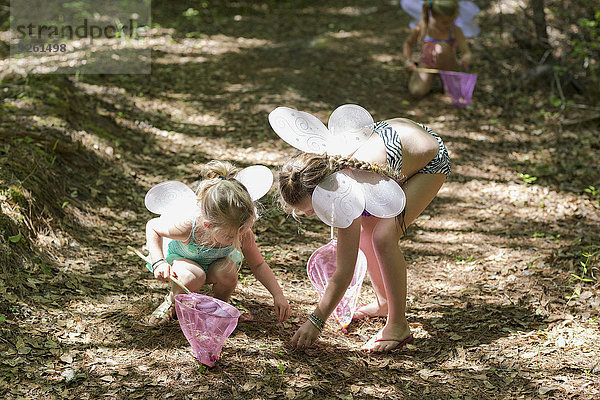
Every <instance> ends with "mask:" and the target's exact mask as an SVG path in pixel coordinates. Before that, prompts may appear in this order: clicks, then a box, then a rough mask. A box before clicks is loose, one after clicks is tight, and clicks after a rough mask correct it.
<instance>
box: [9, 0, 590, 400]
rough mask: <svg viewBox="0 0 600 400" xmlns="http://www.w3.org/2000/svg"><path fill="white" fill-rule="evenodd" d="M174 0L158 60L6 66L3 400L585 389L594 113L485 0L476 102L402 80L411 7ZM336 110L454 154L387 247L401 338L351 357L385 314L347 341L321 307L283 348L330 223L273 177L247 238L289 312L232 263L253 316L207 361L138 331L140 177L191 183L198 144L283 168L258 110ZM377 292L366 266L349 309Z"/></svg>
mask: <svg viewBox="0 0 600 400" xmlns="http://www.w3.org/2000/svg"><path fill="white" fill-rule="evenodd" d="M157 3H158V2H157ZM184 3H186V2H183V1H181V2H169V5H168V7H167V6H166V2H161V3H160V4H156V5H153V7H154V10H153V12H154V13H155V15H156V16H155V19H154V22H155V23H156V24H157V27H156V28H155V29H154V31H153V33H152V35H153V41H152V43H151V47H152V51H153V53H152V74H151V75H80V76H64V75H28V76H27V77H23V76H20V75H18V74H10V75H6V76H5V77H4V80H3V81H2V85H0V87H1V90H2V91H1V92H0V96H1V97H2V100H3V101H2V103H1V104H0V138H1V144H2V147H0V153H1V154H2V161H1V166H2V168H1V169H0V171H1V172H0V173H1V175H0V178H1V181H0V183H1V185H2V187H0V189H1V190H2V191H1V193H0V203H1V204H2V214H1V217H2V218H1V219H0V225H1V227H2V237H0V256H1V259H0V263H1V265H2V269H1V270H0V273H1V274H2V275H1V277H2V280H0V293H1V294H2V299H1V300H0V332H1V337H0V354H1V356H2V357H1V358H0V397H2V398H5V399H17V398H18V399H29V398H30V399H54V398H64V399H100V398H102V399H136V398H144V399H153V398H156V399H164V398H173V399H184V398H185V399H202V398H216V399H238V398H239V399H263V398H285V399H296V398H297V399H305V398H306V399H312V398H327V399H334V398H340V399H353V398H357V399H360V398H365V399H366V398H370V399H374V398H381V399H534V398H535V399H538V398H539V399H598V398H600V365H599V362H600V345H599V344H598V337H599V335H600V319H599V312H598V310H599V308H600V292H599V290H598V288H599V278H600V256H599V253H600V203H599V199H600V194H599V193H598V191H597V190H600V171H599V169H598V154H599V153H600V139H599V136H598V131H597V127H596V126H595V125H594V124H593V121H592V122H589V123H585V122H582V123H575V122H573V121H578V120H581V121H584V120H585V119H586V116H587V115H589V111H588V110H587V109H585V108H582V107H576V106H573V104H570V105H569V106H568V107H563V108H561V107H557V106H555V105H552V103H551V101H550V100H549V97H550V83H549V82H546V81H541V82H534V83H532V84H531V86H526V85H525V84H524V83H523V81H522V80H520V77H521V76H522V75H524V74H526V73H527V71H529V70H530V69H531V68H532V66H533V65H534V64H532V63H531V62H527V61H526V60H524V59H523V54H525V52H526V51H525V50H519V49H518V48H515V47H514V46H513V44H514V43H513V42H511V41H510V40H508V39H506V35H502V32H500V30H499V29H500V28H494V29H493V30H492V29H491V28H489V27H490V26H497V24H496V22H497V19H496V18H497V15H495V14H494V13H493V12H492V11H491V9H492V7H491V4H490V3H485V2H478V4H479V5H480V6H482V9H483V10H484V11H483V12H482V15H481V20H480V24H481V25H482V26H483V27H484V32H483V33H482V35H480V36H479V37H478V38H476V39H474V40H473V41H472V42H471V47H472V50H473V52H474V54H475V63H474V65H473V70H474V71H477V73H478V75H479V80H478V82H477V87H476V90H475V95H474V99H473V104H472V106H471V107H469V108H468V109H458V108H455V107H453V106H452V105H451V104H450V102H449V100H448V99H447V98H446V96H445V95H444V94H443V92H442V90H441V85H439V84H437V85H436V87H435V88H434V91H433V93H432V94H431V95H429V96H427V97H426V98H424V99H422V100H415V99H412V98H410V96H408V95H407V91H406V83H407V80H408V73H407V72H406V71H405V70H403V69H401V68H398V66H400V65H402V61H401V60H400V54H401V45H402V41H403V39H404V38H405V37H406V35H407V34H408V27H407V25H408V17H407V16H406V15H404V14H403V12H402V11H401V9H400V7H399V6H398V5H397V4H395V3H394V2H389V1H376V2H373V1H358V2H353V5H352V6H344V5H343V4H344V3H345V2H342V1H331V2H317V1H303V2H293V3H292V2H281V3H278V4H279V5H277V6H272V7H267V6H266V5H264V6H259V5H256V6H252V5H251V4H253V2H248V4H246V3H244V2H241V3H230V4H231V5H229V6H221V8H219V9H218V12H212V13H208V11H207V10H204V9H202V10H200V12H199V13H190V12H186V9H187V8H188V5H185V4H184ZM255 3H256V2H255ZM271 3H273V2H271ZM271 3H268V4H271ZM275 3H277V2H275ZM322 3H323V4H328V5H323V4H322ZM265 4H267V3H265ZM292 4H293V5H292ZM504 18H512V17H511V15H509V14H505V15H504ZM514 18H515V19H516V18H517V17H516V16H514ZM515 21H516V20H515ZM515 21H508V24H507V23H506V21H505V25H504V26H508V25H510V24H513V25H514V23H515ZM517 22H518V21H517ZM486 29H487V31H486ZM199 32H202V33H199ZM2 37H5V36H2ZM2 37H0V39H1V38H2ZM1 51H2V52H1V53H0V57H2V59H0V62H4V61H6V59H7V57H8V54H7V51H6V47H4V48H3V50H1ZM527 51H529V50H527ZM565 95H567V96H570V97H569V98H570V99H573V102H572V103H575V104H580V103H582V104H586V103H588V104H589V102H590V100H589V98H586V97H585V95H572V94H569V93H565ZM344 103H355V104H360V105H362V106H363V107H365V108H366V109H367V110H369V111H370V112H371V113H372V114H373V116H374V118H375V120H376V121H377V120H382V119H388V118H394V117H407V118H410V119H413V120H415V121H418V122H421V123H423V124H426V125H427V126H429V127H430V128H432V129H433V130H435V131H436V132H439V134H440V135H441V136H442V137H443V139H444V141H445V143H446V145H447V147H448V149H449V151H450V154H451V158H452V175H450V177H449V179H448V181H447V182H446V183H445V184H444V186H443V187H442V189H441V191H440V193H439V196H438V197H437V198H436V199H435V200H434V201H433V203H432V204H431V205H430V206H429V207H428V208H427V209H426V210H425V212H424V213H423V215H422V216H421V217H419V219H418V220H417V221H416V222H415V223H414V224H413V225H412V226H411V227H410V228H409V230H408V233H407V234H406V237H405V238H403V239H402V240H401V242H400V245H401V247H402V249H403V251H404V252H405V256H406V259H407V262H408V320H409V322H410V326H411V329H412V331H413V334H414V335H415V338H416V340H415V341H414V342H413V343H412V344H410V345H408V346H406V348H404V349H402V350H401V351H397V352H393V353H391V354H386V355H369V354H365V353H363V352H361V351H360V347H361V345H362V344H363V343H364V342H365V341H366V340H367V339H368V338H370V337H371V336H372V335H373V334H375V333H376V332H377V331H378V330H379V329H381V327H382V326H383V324H384V323H385V320H384V319H383V318H369V319H366V320H363V321H357V322H353V323H352V324H351V325H350V326H349V329H348V332H347V333H346V334H344V333H342V332H341V330H340V329H339V327H337V326H336V323H335V322H334V321H329V323H328V325H327V328H326V329H325V330H324V332H323V333H322V335H321V336H320V339H319V340H318V342H317V343H316V345H314V346H313V347H312V348H309V349H306V350H296V349H293V348H291V347H290V346H289V345H288V343H289V340H290V338H291V335H292V334H293V332H294V331H295V330H296V329H297V328H298V326H299V325H300V324H302V323H303V322H304V321H305V319H306V318H307V315H308V314H309V313H310V311H311V310H313V308H314V306H315V304H316V302H317V301H318V297H317V295H316V292H315V290H314V289H313V288H312V286H311V284H310V282H309V280H308V279H307V276H306V263H307V260H308V258H309V256H310V255H311V254H312V252H313V251H314V250H315V249H317V248H318V247H320V246H321V245H323V244H325V243H327V242H328V240H329V230H328V228H327V227H326V226H325V225H324V224H322V223H321V222H320V221H319V220H318V219H316V218H314V217H312V218H303V219H301V221H300V222H297V221H295V220H294V219H293V218H291V217H290V216H288V215H286V214H285V213H284V212H283V211H282V210H281V209H280V207H279V206H278V205H277V198H276V191H275V190H272V191H271V193H270V194H269V195H268V196H267V197H266V198H264V199H263V201H262V204H263V206H264V207H262V211H261V213H262V216H261V218H260V219H259V220H258V222H257V223H256V225H255V232H256V235H257V241H258V245H259V248H260V249H261V251H262V254H263V255H264V256H265V259H266V260H267V262H268V263H269V265H270V266H271V268H272V269H273V270H274V272H275V274H276V276H277V278H278V280H279V282H280V284H281V285H282V287H283V290H284V292H285V294H286V295H287V296H288V299H289V300H290V303H291V306H292V318H291V319H290V320H289V321H287V322H285V323H284V324H277V323H276V321H275V317H274V313H273V307H272V301H271V297H270V295H269V294H268V292H267V291H266V290H265V289H264V288H263V287H262V286H261V285H260V283H258V282H257V281H256V279H255V278H254V277H253V276H252V274H251V273H250V271H249V270H248V268H247V267H246V266H244V267H243V268H242V269H241V270H240V280H239V284H238V288H237V289H236V291H235V293H234V297H233V304H234V305H236V306H237V307H239V308H240V309H244V310H249V311H250V312H251V313H252V315H253V317H254V319H253V320H251V321H247V322H240V323H239V325H238V327H237V328H236V330H235V331H234V332H233V334H232V335H231V336H230V337H229V338H228V339H227V341H226V342H225V345H224V348H223V352H222V354H221V359H220V360H219V361H218V362H217V364H216V365H215V366H214V367H212V368H204V367H202V366H201V365H199V364H198V363H197V362H196V361H195V359H194V356H193V354H192V352H191V349H190V346H189V344H188V342H187V341H186V339H185V337H184V336H183V334H182V332H181V330H180V328H179V325H178V323H177V322H176V321H175V322H172V323H169V324H167V325H166V326H163V327H159V328H148V327H146V326H144V325H143V324H142V323H141V322H142V321H143V320H144V318H145V317H146V316H147V315H148V314H149V313H150V312H151V311H152V310H153V309H154V308H155V307H156V306H157V305H158V304H159V303H160V302H161V299H162V298H163V297H164V295H165V294H166V293H167V291H168V289H167V286H166V285H165V284H163V283H161V282H158V281H156V280H154V279H153V278H152V276H151V274H150V273H149V272H148V271H147V270H146V268H145V267H144V266H143V265H142V264H141V263H140V261H139V260H138V259H137V258H136V256H134V255H133V254H131V253H130V252H128V251H127V249H126V246H128V245H132V246H134V247H137V248H139V249H142V247H143V245H144V242H145V235H144V226H145V223H146V221H147V220H148V219H150V218H151V217H152V215H151V214H150V212H149V211H147V210H146V209H145V207H144V201H143V200H144V195H145V193H146V191H147V190H148V189H149V188H150V187H151V186H152V185H154V184H156V183H159V182H161V181H165V180H180V181H183V182H186V183H188V184H192V183H193V182H194V181H195V180H196V179H197V176H198V172H199V170H200V167H201V166H202V165H203V164H204V163H206V162H207V161H209V160H211V159H219V160H228V161H231V162H233V163H235V164H236V165H238V166H241V167H244V166H248V165H253V164H263V165H266V166H268V167H269V168H271V169H272V170H273V171H274V172H276V171H277V170H278V169H279V168H280V167H281V165H282V164H283V163H284V162H285V160H286V159H287V158H288V157H289V156H290V155H291V154H293V153H294V150H293V149H291V148H290V147H289V146H287V145H286V144H285V143H283V142H282V141H281V140H279V139H278V137H277V136H276V135H275V134H274V133H273V132H272V130H271V128H270V126H269V124H268V121H267V115H268V113H269V112H270V111H271V110H272V109H274V108H275V107H277V106H289V107H293V108H296V109H299V110H304V111H308V112H311V113H313V114H314V115H317V116H318V117H319V118H320V119H321V120H322V121H324V122H326V121H327V118H328V116H329V113H330V112H331V111H332V110H333V109H335V108H336V107H337V106H339V105H341V104H344ZM596 188H599V189H596ZM373 299H374V294H373V290H372V287H371V285H370V282H368V280H367V281H365V283H364V285H363V290H362V294H361V303H364V302H369V301H372V300H373Z"/></svg>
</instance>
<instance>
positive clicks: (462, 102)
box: [440, 71, 477, 108]
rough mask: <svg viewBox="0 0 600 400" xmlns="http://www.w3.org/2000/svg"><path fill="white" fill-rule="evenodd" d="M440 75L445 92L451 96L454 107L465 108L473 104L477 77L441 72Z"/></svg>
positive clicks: (460, 73)
mask: <svg viewBox="0 0 600 400" xmlns="http://www.w3.org/2000/svg"><path fill="white" fill-rule="evenodd" d="M440 75H441V77H442V83H443V84H444V91H445V92H446V93H447V94H448V95H449V96H450V99H451V100H452V104H453V105H454V106H456V107H459V108H465V107H467V106H468V105H469V104H471V97H473V89H475V82H477V75H475V74H465V73H463V72H455V71H440Z"/></svg>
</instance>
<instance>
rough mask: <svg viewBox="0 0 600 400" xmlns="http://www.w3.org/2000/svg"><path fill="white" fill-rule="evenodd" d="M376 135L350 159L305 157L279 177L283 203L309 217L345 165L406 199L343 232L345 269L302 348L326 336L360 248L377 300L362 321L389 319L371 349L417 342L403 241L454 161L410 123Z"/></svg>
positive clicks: (302, 338)
mask: <svg viewBox="0 0 600 400" xmlns="http://www.w3.org/2000/svg"><path fill="white" fill-rule="evenodd" d="M374 130H375V132H376V133H377V134H375V135H372V136H371V138H370V139H368V141H366V142H365V144H363V145H362V146H361V147H360V148H359V149H358V150H356V151H355V152H354V153H352V154H350V155H349V156H348V157H344V158H343V157H332V156H327V155H318V154H310V153H303V154H301V155H299V156H297V157H295V158H293V159H291V160H290V161H289V162H287V163H286V164H285V165H284V166H283V168H282V171H281V173H280V174H279V178H278V179H279V191H280V195H281V198H282V200H283V202H284V203H285V204H286V205H287V206H289V207H290V208H292V209H293V210H294V211H301V212H303V213H305V214H306V215H314V210H313V206H312V201H311V196H312V193H313V191H314V189H315V187H316V186H317V185H318V184H319V183H320V182H321V181H322V180H323V179H324V178H325V177H327V176H329V175H331V174H332V173H334V172H336V171H339V170H341V169H344V168H358V169H368V170H371V171H374V172H377V173H383V174H385V175H388V176H390V177H392V178H394V179H396V180H397V181H398V182H399V183H400V184H401V186H402V188H403V189H404V192H405V194H406V207H405V210H404V212H403V213H402V214H401V215H399V216H398V217H394V218H377V217H374V216H371V215H370V214H368V213H367V212H366V211H365V212H363V215H361V216H359V217H358V218H356V219H355V220H354V221H353V222H352V223H351V224H350V226H348V227H347V228H343V229H338V247H337V269H336V271H335V273H334V274H333V276H332V277H331V280H330V282H329V285H328V286H327V289H326V291H325V294H324V295H323V298H322V299H321V301H320V302H319V304H318V305H317V307H316V308H315V310H314V312H313V313H312V314H311V315H310V317H309V318H308V320H307V321H306V322H305V323H304V324H303V325H302V326H301V327H300V328H299V329H298V330H297V332H296V333H295V334H294V336H293V337H292V344H293V345H294V346H297V347H306V346H310V345H311V344H312V343H313V342H314V341H315V339H316V338H317V336H318V335H319V333H320V331H321V329H322V326H323V322H324V321H326V320H327V318H328V317H329V315H330V314H331V313H332V312H333V310H334V309H335V307H336V306H337V304H338V303H339V301H340V300H341V299H342V297H343V295H344V293H345V291H346V289H347V288H348V286H349V284H350V282H351V280H352V276H353V274H354V266H355V264H356V258H357V254H358V249H359V248H360V249H361V250H362V251H363V252H364V253H365V255H366V257H367V263H368V266H367V268H368V272H369V275H370V277H371V282H372V284H373V288H374V290H375V294H376V300H375V301H374V302H373V303H371V304H368V305H366V306H363V307H361V308H359V309H358V310H357V312H356V313H355V317H356V318H364V317H365V316H387V322H386V324H385V326H384V327H383V328H382V329H381V330H380V331H379V332H378V333H377V334H376V335H375V336H374V337H372V338H371V339H370V340H369V341H368V342H367V343H366V344H365V345H364V346H363V350H366V351H369V352H375V353H380V352H388V351H390V350H392V349H394V348H398V347H401V346H403V345H404V344H406V343H408V342H410V341H411V340H412V335H411V332H410V328H409V325H408V322H407V320H406V288H407V282H406V262H405V260H404V256H403V254H402V251H401V249H400V247H399V246H398V241H399V240H400V238H401V237H402V235H403V234H404V232H405V230H406V227H407V226H409V225H410V224H411V223H412V222H413V221H414V220H415V219H416V218H417V216H419V215H420V214H421V213H422V212H423V210H424V209H425V207H427V205H428V204H429V203H430V202H431V201H432V200H433V198H434V197H435V196H436V194H437V192H438V190H439V189H440V187H441V186H442V184H443V183H444V181H445V180H446V176H447V175H448V174H449V173H450V159H449V156H448V152H447V150H446V147H445V146H444V144H443V142H442V139H441V138H440V137H439V136H438V135H437V134H436V133H434V132H433V131H431V130H430V129H428V128H426V127H424V126H423V125H420V124H417V123H415V122H413V121H410V120H408V119H403V118H396V119H391V120H387V121H382V122H378V123H376V124H375V126H374Z"/></svg>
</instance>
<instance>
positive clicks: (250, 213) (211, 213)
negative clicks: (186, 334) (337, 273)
mask: <svg viewBox="0 0 600 400" xmlns="http://www.w3.org/2000/svg"><path fill="white" fill-rule="evenodd" d="M237 171H238V170H237V169H236V168H234V167H233V166H232V165H231V164H229V163H224V162H220V161H211V162H209V163H208V164H207V172H206V173H205V176H206V178H207V179H205V180H203V181H202V183H201V185H200V187H199V189H198V191H197V193H198V200H197V201H198V203H197V204H198V211H197V212H196V211H195V212H194V213H193V214H192V215H189V216H187V215H186V216H182V217H173V216H171V215H168V214H167V215H163V216H161V217H159V218H154V219H151V220H150V221H149V222H148V223H147V224H146V245H147V247H148V252H149V253H150V258H151V260H152V265H151V270H152V272H154V277H155V278H156V279H158V280H161V281H168V280H169V276H176V277H177V278H178V279H179V281H180V282H181V283H183V284H184V285H185V286H186V287H187V288H188V289H189V290H191V291H192V292H197V291H199V290H200V288H201V287H202V286H203V285H204V284H205V283H209V284H212V285H213V286H212V289H213V292H214V297H216V298H218V299H220V300H223V301H228V300H229V298H230V296H231V294H232V293H233V290H234V289H235V287H236V284H237V278H238V269H237V268H236V264H237V265H240V264H241V262H242V255H243V257H244V258H245V259H246V261H247V263H248V266H249V267H250V270H251V271H252V273H253V274H254V276H256V278H257V279H258V280H259V281H260V282H261V283H262V284H263V285H264V286H265V287H266V288H267V290H268V291H269V292H270V293H271V295H272V296H273V302H274V306H275V316H276V318H277V320H278V321H279V322H282V321H284V320H286V319H287V318H289V316H290V306H289V304H288V301H287V299H286V298H285V296H284V295H283V291H282V290H281V287H280V286H279V284H278V283H277V279H276V278H275V275H274V274H273V271H272V270H271V268H269V266H268V265H267V263H266V262H265V260H264V258H263V257H262V256H261V254H260V252H259V250H258V248H257V246H256V243H255V240H254V234H253V233H252V230H251V228H252V225H253V224H254V221H255V219H256V214H255V207H254V203H253V202H252V199H251V198H250V194H249V193H248V191H247V190H246V188H245V187H244V185H242V184H241V183H240V182H239V181H237V180H235V179H233V177H234V176H235V174H236V173H237ZM169 239H171V241H170V242H169V244H168V251H166V252H163V240H169ZM179 293H183V290H182V289H181V288H180V287H179V286H177V285H172V288H171V292H170V293H169V294H168V295H167V297H166V298H165V300H164V302H163V303H162V304H161V305H160V306H158V308H157V309H156V310H155V311H154V312H153V313H152V315H151V316H150V318H149V321H148V322H149V324H150V325H160V324H163V323H165V322H168V321H170V320H171V319H172V318H173V317H174V310H175V308H174V304H173V299H174V295H176V294H179Z"/></svg>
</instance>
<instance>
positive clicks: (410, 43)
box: [402, 24, 421, 71]
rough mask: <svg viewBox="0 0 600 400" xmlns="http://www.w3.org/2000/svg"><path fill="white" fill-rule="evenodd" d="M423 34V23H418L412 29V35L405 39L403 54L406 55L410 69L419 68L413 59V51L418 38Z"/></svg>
mask: <svg viewBox="0 0 600 400" xmlns="http://www.w3.org/2000/svg"><path fill="white" fill-rule="evenodd" d="M420 34H421V24H417V25H416V26H415V27H414V28H413V29H412V30H411V31H410V35H408V37H407V38H406V40H405V41H404V45H403V46H402V54H403V55H404V64H405V65H406V67H407V68H408V69H410V70H413V71H414V70H415V69H416V68H417V65H416V63H415V62H414V61H413V60H412V53H413V48H414V47H415V44H417V40H418V39H419V36H420Z"/></svg>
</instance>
